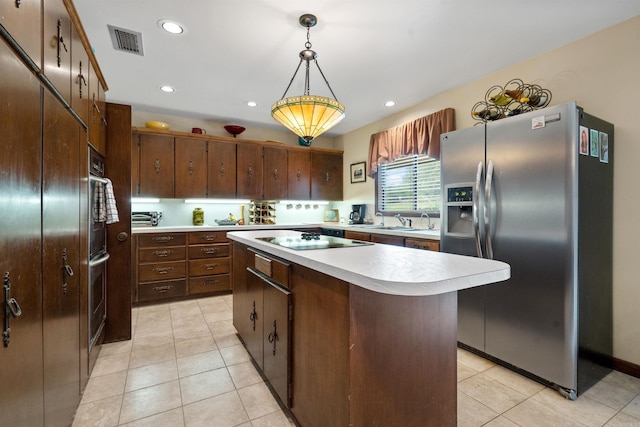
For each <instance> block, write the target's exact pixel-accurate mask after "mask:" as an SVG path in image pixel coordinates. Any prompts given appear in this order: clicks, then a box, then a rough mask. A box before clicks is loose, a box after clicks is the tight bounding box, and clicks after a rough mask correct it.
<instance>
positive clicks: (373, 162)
mask: <svg viewBox="0 0 640 427" xmlns="http://www.w3.org/2000/svg"><path fill="white" fill-rule="evenodd" d="M452 130H455V117H454V109H453V108H445V109H444V110H440V111H437V112H435V113H433V114H429V115H428V116H424V117H420V118H419V119H416V120H414V121H412V122H408V123H404V124H402V125H400V126H396V127H393V128H391V129H387V130H384V131H382V132H378V133H374V134H373V135H371V140H370V143H369V173H368V175H369V176H370V177H374V176H375V174H376V172H377V171H378V166H379V165H381V164H383V163H387V162H391V161H393V160H395V159H397V158H399V157H403V156H410V155H415V154H426V155H428V156H429V157H432V158H434V159H439V158H440V134H442V133H445V132H450V131H452Z"/></svg>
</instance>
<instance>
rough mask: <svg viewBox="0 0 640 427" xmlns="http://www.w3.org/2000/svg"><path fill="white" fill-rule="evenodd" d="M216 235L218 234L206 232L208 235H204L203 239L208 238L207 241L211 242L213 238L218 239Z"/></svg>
mask: <svg viewBox="0 0 640 427" xmlns="http://www.w3.org/2000/svg"><path fill="white" fill-rule="evenodd" d="M216 236H217V234H206V235H204V236H202V240H206V241H208V242H210V241H212V240H216Z"/></svg>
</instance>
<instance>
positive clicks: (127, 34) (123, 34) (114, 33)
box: [107, 25, 144, 56]
mask: <svg viewBox="0 0 640 427" xmlns="http://www.w3.org/2000/svg"><path fill="white" fill-rule="evenodd" d="M107 27H109V34H110V35H111V41H112V42H113V48H114V49H115V50H119V51H122V52H129V53H135V54H136V55H140V56H144V49H143V48H142V33H138V32H136V31H131V30H127V29H124V28H118V27H114V26H113V25H107Z"/></svg>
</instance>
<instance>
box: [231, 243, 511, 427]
mask: <svg viewBox="0 0 640 427" xmlns="http://www.w3.org/2000/svg"><path fill="white" fill-rule="evenodd" d="M283 236H289V238H286V239H285V240H290V241H289V243H292V244H288V247H283V246H279V245H276V244H274V243H271V242H272V241H275V240H272V239H271V240H270V239H268V238H274V237H279V239H280V240H282V238H283ZM228 237H229V238H230V239H231V240H232V242H233V275H234V288H233V292H234V298H233V322H234V326H235V327H236V329H237V331H238V334H239V336H240V338H241V339H242V341H243V342H244V344H245V346H246V348H247V350H248V351H249V353H250V354H251V356H252V357H253V360H254V362H255V363H256V364H257V365H258V366H259V367H260V369H261V370H262V373H263V375H264V376H265V377H266V379H267V380H268V382H269V384H270V386H271V388H272V390H273V391H274V392H275V393H276V394H277V396H278V397H279V398H280V401H281V402H282V404H283V406H286V407H287V408H289V410H290V411H291V414H292V415H293V416H294V417H295V419H296V421H297V422H298V423H299V424H300V425H301V426H304V427H311V426H318V427H325V426H391V425H401V426H407V427H408V426H420V427H424V426H439V427H441V426H455V425H456V422H457V420H456V411H457V394H456V384H457V382H456V376H457V374H456V329H457V293H456V291H458V290H460V289H466V288H469V287H474V286H481V285H485V284H489V283H494V282H499V281H503V280H506V279H508V278H509V276H510V269H509V266H508V265H507V264H505V263H502V262H498V261H488V260H481V259H477V258H470V257H463V256H458V255H451V254H444V253H439V252H431V251H421V250H418V249H410V248H401V247H396V246H388V245H379V244H367V245H359V246H355V247H341V248H329V249H313V250H298V249H292V248H296V247H297V246H296V244H295V243H296V241H299V240H300V239H299V237H300V233H298V232H292V231H284V230H262V231H240V232H230V233H228ZM265 238H267V239H266V240H260V239H265Z"/></svg>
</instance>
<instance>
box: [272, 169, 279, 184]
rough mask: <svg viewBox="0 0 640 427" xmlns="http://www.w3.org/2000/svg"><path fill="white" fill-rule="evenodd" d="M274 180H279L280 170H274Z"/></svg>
mask: <svg viewBox="0 0 640 427" xmlns="http://www.w3.org/2000/svg"><path fill="white" fill-rule="evenodd" d="M273 178H274V179H275V180H276V181H277V180H278V168H275V169H274V170H273Z"/></svg>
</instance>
